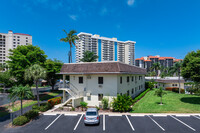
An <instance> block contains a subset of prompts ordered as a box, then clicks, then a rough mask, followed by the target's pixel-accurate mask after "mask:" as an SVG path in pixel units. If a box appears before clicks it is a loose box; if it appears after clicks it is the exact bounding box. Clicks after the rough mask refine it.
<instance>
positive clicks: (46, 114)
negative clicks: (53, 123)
mask: <svg viewBox="0 0 200 133" xmlns="http://www.w3.org/2000/svg"><path fill="white" fill-rule="evenodd" d="M43 115H57V114H52V113H44V114H43Z"/></svg>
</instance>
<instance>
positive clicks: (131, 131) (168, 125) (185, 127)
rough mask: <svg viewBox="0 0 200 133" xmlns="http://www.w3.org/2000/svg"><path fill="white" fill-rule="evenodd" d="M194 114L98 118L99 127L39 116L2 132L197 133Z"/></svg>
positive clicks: (199, 119) (79, 119) (80, 119)
mask: <svg viewBox="0 0 200 133" xmlns="http://www.w3.org/2000/svg"><path fill="white" fill-rule="evenodd" d="M199 125H200V116H197V115H191V116H190V115H188V116H187V115H185V116H176V115H160V116H159V115H144V116H139V115H138V116H136V115H134V116H131V115H116V116H112V115H101V116H100V124H99V125H95V126H85V125H84V115H82V114H79V115H64V114H57V115H41V116H40V117H39V118H38V119H36V120H33V121H32V122H30V123H28V124H27V125H25V126H23V127H17V128H12V129H6V130H5V131H4V132H5V133H66V132H67V133H71V132H74V133H102V132H105V133H122V132H123V133H162V132H163V133H193V132H197V133H199V132H200V126H199Z"/></svg>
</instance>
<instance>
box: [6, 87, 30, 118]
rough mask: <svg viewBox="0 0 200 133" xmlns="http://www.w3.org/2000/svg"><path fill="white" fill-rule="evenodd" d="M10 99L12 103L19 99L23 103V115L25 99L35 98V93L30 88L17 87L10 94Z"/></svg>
mask: <svg viewBox="0 0 200 133" xmlns="http://www.w3.org/2000/svg"><path fill="white" fill-rule="evenodd" d="M9 98H10V99H11V101H16V100H17V99H18V98H19V99H20V101H21V115H22V114H23V107H22V106H23V105H22V104H23V99H25V98H33V93H32V91H31V88H30V87H28V86H21V85H20V86H15V87H13V88H12V89H11V93H10V94H9Z"/></svg>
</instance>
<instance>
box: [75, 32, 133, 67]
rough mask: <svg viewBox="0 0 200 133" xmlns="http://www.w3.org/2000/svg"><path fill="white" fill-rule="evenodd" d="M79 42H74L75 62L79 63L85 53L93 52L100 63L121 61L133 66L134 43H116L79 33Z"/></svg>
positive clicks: (112, 40) (115, 40) (110, 39)
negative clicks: (75, 46)
mask: <svg viewBox="0 0 200 133" xmlns="http://www.w3.org/2000/svg"><path fill="white" fill-rule="evenodd" d="M78 37H79V40H77V41H76V45H77V46H78V48H76V62H80V59H81V58H83V53H84V52H85V51H87V50H88V51H92V52H94V53H95V54H96V55H97V56H99V58H98V59H97V61H98V62H101V61H121V62H125V63H127V64H131V65H134V64H135V43H136V42H134V41H126V42H122V41H118V40H117V39H116V38H107V37H100V36H99V35H92V34H89V33H82V32H81V33H79V34H78Z"/></svg>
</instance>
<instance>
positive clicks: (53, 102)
mask: <svg viewBox="0 0 200 133" xmlns="http://www.w3.org/2000/svg"><path fill="white" fill-rule="evenodd" d="M61 99H62V98H61V97H55V98H51V99H49V100H48V101H47V102H48V103H49V104H51V106H52V107H53V106H54V105H57V104H60V103H61Z"/></svg>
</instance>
